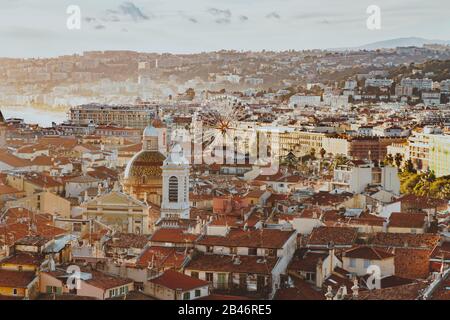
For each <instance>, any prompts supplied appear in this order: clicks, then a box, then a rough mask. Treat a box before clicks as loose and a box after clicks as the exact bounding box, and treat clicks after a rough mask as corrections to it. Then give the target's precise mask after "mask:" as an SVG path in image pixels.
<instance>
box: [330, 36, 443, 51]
mask: <svg viewBox="0 0 450 320" xmlns="http://www.w3.org/2000/svg"><path fill="white" fill-rule="evenodd" d="M424 44H445V45H450V40H430V39H425V38H419V37H408V38H395V39H390V40H383V41H377V42H372V43H368V44H365V45H362V46H359V47H349V48H338V49H335V50H338V51H340V50H377V49H393V48H396V47H410V46H414V47H422V46H423V45H424Z"/></svg>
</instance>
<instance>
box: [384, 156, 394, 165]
mask: <svg viewBox="0 0 450 320" xmlns="http://www.w3.org/2000/svg"><path fill="white" fill-rule="evenodd" d="M384 163H385V164H387V165H392V164H393V163H394V158H393V157H392V154H387V155H386V157H385V158H384Z"/></svg>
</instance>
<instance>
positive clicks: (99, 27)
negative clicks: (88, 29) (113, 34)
mask: <svg viewBox="0 0 450 320" xmlns="http://www.w3.org/2000/svg"><path fill="white" fill-rule="evenodd" d="M94 29H95V30H103V29H106V26H105V25H103V24H98V25H96V26H95V27H94Z"/></svg>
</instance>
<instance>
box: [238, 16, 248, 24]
mask: <svg viewBox="0 0 450 320" xmlns="http://www.w3.org/2000/svg"><path fill="white" fill-rule="evenodd" d="M239 21H241V22H245V21H248V17H247V16H244V15H242V16H239Z"/></svg>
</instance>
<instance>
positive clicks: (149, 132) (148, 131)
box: [143, 124, 158, 138]
mask: <svg viewBox="0 0 450 320" xmlns="http://www.w3.org/2000/svg"><path fill="white" fill-rule="evenodd" d="M143 137H144V138H146V137H158V130H156V128H155V127H154V126H153V125H151V124H150V125H148V126H147V127H146V128H145V129H144V133H143Z"/></svg>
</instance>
